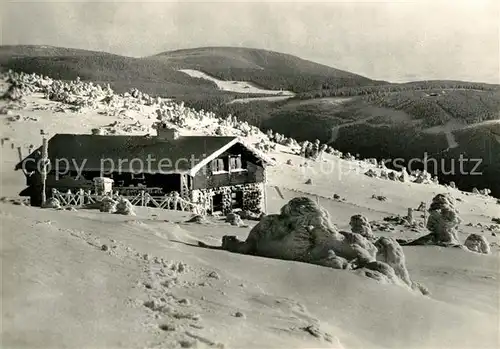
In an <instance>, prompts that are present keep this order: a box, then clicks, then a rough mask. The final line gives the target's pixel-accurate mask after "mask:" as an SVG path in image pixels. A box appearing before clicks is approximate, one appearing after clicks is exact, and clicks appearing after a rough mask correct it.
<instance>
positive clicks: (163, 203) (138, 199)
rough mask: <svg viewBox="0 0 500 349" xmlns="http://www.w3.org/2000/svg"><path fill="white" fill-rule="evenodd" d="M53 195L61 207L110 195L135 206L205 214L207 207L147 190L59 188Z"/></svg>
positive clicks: (77, 204)
mask: <svg viewBox="0 0 500 349" xmlns="http://www.w3.org/2000/svg"><path fill="white" fill-rule="evenodd" d="M52 197H53V198H55V199H57V200H58V201H59V203H60V204H61V207H70V206H73V207H75V206H78V207H82V206H84V205H87V204H95V203H97V202H100V201H101V200H102V199H103V198H105V197H109V198H112V199H113V200H119V199H120V198H125V199H127V200H129V201H130V203H131V204H132V205H134V206H148V207H156V208H161V209H166V210H178V211H187V212H193V213H195V214H201V215H205V214H206V213H207V212H206V208H205V207H203V206H202V205H200V204H195V203H193V202H190V201H188V200H186V199H184V198H182V197H180V196H179V195H163V196H161V195H158V196H155V195H150V194H149V193H147V192H146V191H141V192H140V193H139V194H137V195H131V196H126V195H120V194H117V193H110V194H104V195H103V194H97V193H92V192H91V191H89V190H87V191H85V190H83V189H80V190H78V191H77V192H75V193H72V192H71V191H70V190H68V191H67V192H66V193H61V192H60V191H58V190H57V189H52Z"/></svg>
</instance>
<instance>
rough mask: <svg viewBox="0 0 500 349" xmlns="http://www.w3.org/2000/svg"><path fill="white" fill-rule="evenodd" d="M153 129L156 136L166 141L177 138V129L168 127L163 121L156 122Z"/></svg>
mask: <svg viewBox="0 0 500 349" xmlns="http://www.w3.org/2000/svg"><path fill="white" fill-rule="evenodd" d="M155 129H156V136H157V137H158V138H161V139H164V140H166V141H173V140H176V139H177V138H179V131H178V130H177V129H176V128H172V127H168V126H167V124H166V123H164V122H159V123H157V124H156V126H155Z"/></svg>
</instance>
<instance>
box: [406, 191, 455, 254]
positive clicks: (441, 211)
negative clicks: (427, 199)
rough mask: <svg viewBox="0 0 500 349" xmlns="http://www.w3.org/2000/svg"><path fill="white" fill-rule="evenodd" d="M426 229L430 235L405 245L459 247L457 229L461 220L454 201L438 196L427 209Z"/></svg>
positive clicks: (448, 196) (451, 198) (444, 195)
mask: <svg viewBox="0 0 500 349" xmlns="http://www.w3.org/2000/svg"><path fill="white" fill-rule="evenodd" d="M428 212H429V218H428V219H427V229H428V230H429V231H430V234H428V235H425V236H422V237H421V238H418V239H416V240H413V241H411V242H409V243H407V244H406V245H444V246H457V245H459V242H458V236H457V229H458V226H459V224H460V223H461V222H462V219H461V218H460V216H459V213H458V210H457V209H456V208H455V200H454V199H453V197H452V196H451V195H450V194H448V193H446V194H438V195H436V196H435V197H434V198H433V199H432V203H431V205H430V207H429V210H428Z"/></svg>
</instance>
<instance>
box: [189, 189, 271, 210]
mask: <svg viewBox="0 0 500 349" xmlns="http://www.w3.org/2000/svg"><path fill="white" fill-rule="evenodd" d="M233 191H242V192H243V202H242V207H241V208H242V210H248V211H252V212H255V213H260V212H263V211H264V195H263V193H264V184H263V183H249V184H239V185H233V186H227V187H218V188H213V189H195V190H193V191H191V200H192V201H193V202H194V203H200V204H202V205H203V206H204V207H206V209H207V210H209V211H211V210H212V207H213V196H214V195H216V194H222V213H223V214H228V213H229V212H231V210H232V209H233V207H232V198H231V194H232V193H233Z"/></svg>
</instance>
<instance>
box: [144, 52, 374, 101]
mask: <svg viewBox="0 0 500 349" xmlns="http://www.w3.org/2000/svg"><path fill="white" fill-rule="evenodd" d="M149 59H151V60H159V61H166V62H168V63H169V64H170V65H172V66H174V67H176V68H178V69H196V70H201V71H203V72H205V73H207V74H210V75H212V76H215V77H217V78H219V79H221V80H237V81H249V82H253V83H255V84H257V85H260V86H263V87H265V88H269V89H274V90H280V89H283V90H290V91H294V92H306V91H310V90H315V89H318V88H340V87H346V86H347V87H354V86H364V85H370V84H382V83H384V82H381V81H380V82H379V81H374V80H371V79H369V78H366V77H364V76H361V75H357V74H353V73H350V72H346V71H343V70H339V69H335V68H332V67H329V66H326V65H322V64H318V63H315V62H311V61H308V60H304V59H301V58H299V57H296V56H292V55H289V54H284V53H279V52H274V51H268V50H259V49H252V48H236V47H203V48H196V49H185V50H176V51H169V52H163V53H160V54H157V55H154V56H152V57H149Z"/></svg>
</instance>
